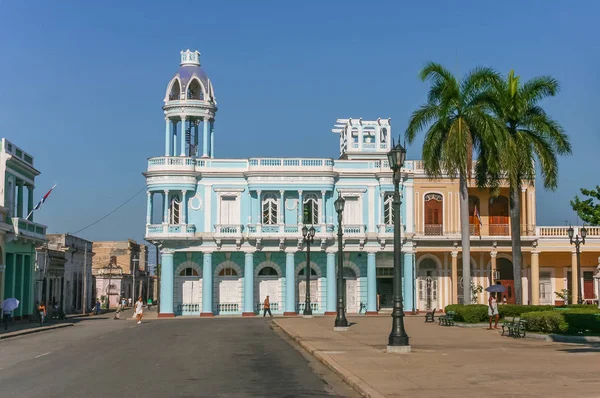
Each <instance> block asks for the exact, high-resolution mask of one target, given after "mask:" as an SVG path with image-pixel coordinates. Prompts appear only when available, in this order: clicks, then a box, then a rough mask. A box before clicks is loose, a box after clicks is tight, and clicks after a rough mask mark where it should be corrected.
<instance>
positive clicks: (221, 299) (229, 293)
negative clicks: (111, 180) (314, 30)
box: [144, 50, 415, 316]
mask: <svg viewBox="0 0 600 398" xmlns="http://www.w3.org/2000/svg"><path fill="white" fill-rule="evenodd" d="M217 109H218V108H217V101H216V97H215V91H214V89H213V85H212V83H211V81H210V79H209V78H208V76H207V75H206V73H205V72H204V70H203V69H202V67H201V66H200V53H199V52H197V51H194V52H192V51H189V50H187V51H182V52H181V64H180V67H179V70H178V71H177V73H176V74H175V76H174V77H173V78H172V79H171V81H170V82H169V84H168V86H167V90H166V94H165V98H164V106H163V110H164V114H165V137H164V139H165V152H164V156H160V157H153V158H150V159H149V160H148V170H147V171H146V172H145V173H144V176H145V177H146V182H147V188H148V203H147V220H146V239H147V240H149V241H152V242H154V243H156V244H158V245H159V247H160V250H161V255H162V256H161V257H162V261H161V263H162V265H161V266H162V270H161V286H160V289H161V290H160V313H161V316H174V315H201V316H212V315H214V314H217V315H218V314H240V315H254V314H255V313H257V312H258V311H259V310H260V308H261V303H262V301H263V300H264V298H265V296H267V295H269V296H270V300H271V309H272V311H273V312H274V313H279V314H286V315H293V314H296V313H298V312H300V311H302V310H303V309H304V296H305V291H306V282H305V281H306V276H305V274H304V273H305V267H306V246H305V244H304V243H303V239H302V233H301V229H302V227H303V226H304V225H307V226H314V227H315V229H316V235H315V242H314V243H313V245H312V246H311V249H312V250H311V264H310V267H311V276H310V279H311V283H310V290H311V297H312V304H311V305H312V307H313V308H312V309H313V312H314V313H317V314H319V313H320V314H333V313H335V305H336V300H335V297H336V283H335V276H336V274H335V273H336V264H337V247H338V242H337V214H336V213H335V210H334V205H333V204H334V201H335V200H336V199H337V198H338V196H340V195H341V196H342V197H344V199H345V200H346V205H345V211H344V213H343V222H342V228H343V242H342V244H343V251H344V258H343V263H344V278H345V290H346V292H345V295H346V310H347V312H348V313H359V312H362V313H365V312H366V313H375V312H376V311H377V309H378V308H377V295H378V294H379V295H380V305H381V307H382V308H385V307H391V303H392V274H393V273H392V267H393V259H392V253H393V236H392V235H393V226H392V224H393V218H392V192H393V184H392V172H391V170H390V168H389V166H388V164H387V159H386V153H387V152H388V151H389V150H390V148H391V136H392V130H391V124H390V119H377V120H374V121H365V120H362V119H338V120H337V122H336V125H335V128H334V129H333V132H334V133H336V134H339V135H340V148H339V158H337V159H333V158H324V159H321V158H249V159H220V158H216V157H215V151H214V149H215V137H218V133H217V134H216V133H215V120H216V113H217ZM413 166H414V165H413V162H411V161H408V162H406V168H405V170H404V173H403V183H402V191H403V193H404V197H405V200H403V203H402V210H401V215H402V221H403V224H405V225H406V227H404V228H403V230H404V232H405V233H406V234H405V235H404V236H405V237H406V238H405V239H404V241H403V249H402V250H403V256H404V262H403V264H404V276H405V279H404V283H403V287H404V291H405V306H406V308H414V306H413V299H414V266H415V254H414V247H413V242H412V235H413V231H412V229H413V225H414V222H413V220H412V217H413V212H412V208H413V204H412V200H413V199H412V198H413V196H414V195H413V170H412V169H413ZM407 209H409V211H408V212H407ZM404 221H406V222H405V223H404ZM303 276H304V277H303ZM407 292H408V294H406V293H407Z"/></svg>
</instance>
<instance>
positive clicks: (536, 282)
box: [531, 251, 540, 305]
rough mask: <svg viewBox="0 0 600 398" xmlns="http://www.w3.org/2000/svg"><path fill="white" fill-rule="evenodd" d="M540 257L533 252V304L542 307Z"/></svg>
mask: <svg viewBox="0 0 600 398" xmlns="http://www.w3.org/2000/svg"><path fill="white" fill-rule="evenodd" d="M539 260H540V256H539V253H538V252H537V251H532V252H531V304H533V305H540V262H539Z"/></svg>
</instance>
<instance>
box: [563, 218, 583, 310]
mask: <svg viewBox="0 0 600 398" xmlns="http://www.w3.org/2000/svg"><path fill="white" fill-rule="evenodd" d="M568 231H569V241H570V242H571V244H575V251H576V253H577V304H583V296H582V295H581V253H580V251H579V246H580V245H581V244H584V245H585V237H586V236H587V229H585V226H583V227H581V229H580V230H579V233H580V234H581V239H579V235H575V230H574V229H573V226H570V227H569V229H568ZM573 237H575V239H573Z"/></svg>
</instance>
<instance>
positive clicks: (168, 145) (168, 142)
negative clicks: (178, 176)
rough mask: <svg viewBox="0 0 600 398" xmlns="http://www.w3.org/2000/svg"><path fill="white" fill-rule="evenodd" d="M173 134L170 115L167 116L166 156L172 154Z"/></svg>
mask: <svg viewBox="0 0 600 398" xmlns="http://www.w3.org/2000/svg"><path fill="white" fill-rule="evenodd" d="M172 141H173V135H172V133H171V121H170V120H169V118H168V117H166V118H165V156H171V142H172Z"/></svg>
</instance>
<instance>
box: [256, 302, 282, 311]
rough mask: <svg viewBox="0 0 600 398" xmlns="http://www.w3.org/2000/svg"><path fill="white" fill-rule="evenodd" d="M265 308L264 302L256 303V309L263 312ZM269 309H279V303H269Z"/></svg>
mask: <svg viewBox="0 0 600 398" xmlns="http://www.w3.org/2000/svg"><path fill="white" fill-rule="evenodd" d="M264 310H265V305H264V303H256V311H257V312H263V311H264ZM271 311H279V303H271Z"/></svg>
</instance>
